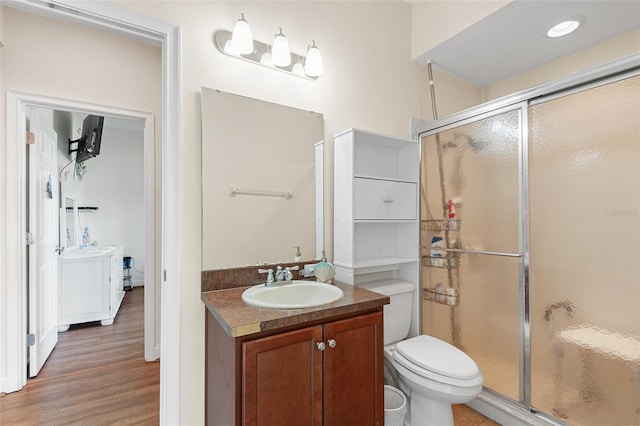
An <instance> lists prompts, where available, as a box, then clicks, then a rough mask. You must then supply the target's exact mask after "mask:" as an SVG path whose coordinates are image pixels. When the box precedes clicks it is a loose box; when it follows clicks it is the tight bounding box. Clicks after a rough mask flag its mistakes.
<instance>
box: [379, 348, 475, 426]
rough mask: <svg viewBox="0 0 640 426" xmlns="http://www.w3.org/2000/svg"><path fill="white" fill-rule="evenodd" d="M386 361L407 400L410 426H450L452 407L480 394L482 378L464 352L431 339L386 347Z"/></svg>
mask: <svg viewBox="0 0 640 426" xmlns="http://www.w3.org/2000/svg"><path fill="white" fill-rule="evenodd" d="M385 359H386V360H387V361H389V362H390V363H391V365H392V366H393V368H394V369H395V371H396V373H397V374H396V375H395V377H396V378H397V380H398V385H399V387H400V389H401V390H402V391H403V392H404V393H405V394H406V395H407V397H408V400H409V412H408V415H407V418H409V419H410V421H411V423H410V424H411V425H414V426H416V425H417V426H429V425H438V426H445V425H453V414H452V411H451V404H463V403H465V402H469V401H471V400H473V399H474V398H475V397H477V396H478V395H479V394H480V392H481V391H482V383H483V380H484V378H483V376H482V374H481V373H480V370H479V369H478V366H477V365H476V364H475V362H473V360H472V359H471V358H469V357H468V356H467V355H466V354H465V353H464V352H462V351H460V350H459V349H457V348H456V347H454V346H452V345H450V344H448V343H446V342H444V341H442V340H439V339H436V338H434V337H431V336H417V337H414V338H411V339H408V340H404V341H402V342H399V343H397V344H391V345H387V346H385Z"/></svg>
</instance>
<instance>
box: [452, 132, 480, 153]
mask: <svg viewBox="0 0 640 426" xmlns="http://www.w3.org/2000/svg"><path fill="white" fill-rule="evenodd" d="M453 140H454V141H455V142H451V143H453V144H454V145H456V146H457V145H462V146H465V145H466V146H468V147H469V148H471V150H472V151H473V152H475V153H478V152H480V151H482V150H483V149H484V148H485V147H487V145H489V142H488V141H481V140H477V139H474V138H472V137H471V136H469V135H467V134H466V133H456V134H455V135H454V136H453Z"/></svg>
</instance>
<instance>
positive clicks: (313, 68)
mask: <svg viewBox="0 0 640 426" xmlns="http://www.w3.org/2000/svg"><path fill="white" fill-rule="evenodd" d="M304 72H305V74H307V75H308V76H309V77H319V76H321V75H322V73H323V72H324V64H323V63H322V55H320V49H318V47H317V46H316V42H315V41H314V40H311V46H309V48H308V49H307V59H306V60H305V61H304Z"/></svg>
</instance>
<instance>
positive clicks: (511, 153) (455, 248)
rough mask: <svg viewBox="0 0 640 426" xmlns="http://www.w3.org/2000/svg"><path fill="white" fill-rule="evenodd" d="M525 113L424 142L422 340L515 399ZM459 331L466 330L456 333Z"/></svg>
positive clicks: (491, 118)
mask: <svg viewBox="0 0 640 426" xmlns="http://www.w3.org/2000/svg"><path fill="white" fill-rule="evenodd" d="M521 125H522V110H521V109H519V108H518V109H513V108H512V109H511V110H508V111H503V112H500V113H494V114H493V115H491V116H485V117H481V118H475V119H473V120H469V121H467V122H464V123H462V124H458V125H456V126H451V127H450V128H448V129H444V130H440V131H439V132H438V133H433V134H430V135H427V136H424V137H423V138H422V167H423V169H422V177H421V179H422V185H421V203H422V205H421V238H420V240H421V252H422V253H421V254H422V271H421V272H422V273H421V286H422V297H423V301H422V323H423V333H424V334H429V335H432V336H435V337H438V338H440V339H442V340H445V341H447V342H449V343H452V344H453V345H455V346H456V347H458V348H460V349H462V350H463V351H464V352H466V353H467V354H468V355H469V356H470V357H471V358H472V359H473V360H474V361H475V362H476V363H477V364H478V366H479V367H480V370H481V371H482V374H483V375H484V377H485V383H484V384H485V386H486V387H488V388H491V389H493V390H495V391H497V392H499V393H501V394H503V395H506V396H508V397H509V398H511V399H513V400H516V401H517V400H519V399H520V391H521V383H520V381H519V380H518V378H519V377H520V374H519V371H520V360H521V338H522V334H521V331H522V329H521V326H520V323H521V321H520V316H521V306H522V304H521V299H520V294H521V291H520V287H521V283H522V277H523V257H522V238H521V227H520V217H521V213H520V212H521V202H522V196H521V177H520V176H521V173H520V169H521V167H522V155H521V140H522V128H521ZM463 324H464V326H462V325H463Z"/></svg>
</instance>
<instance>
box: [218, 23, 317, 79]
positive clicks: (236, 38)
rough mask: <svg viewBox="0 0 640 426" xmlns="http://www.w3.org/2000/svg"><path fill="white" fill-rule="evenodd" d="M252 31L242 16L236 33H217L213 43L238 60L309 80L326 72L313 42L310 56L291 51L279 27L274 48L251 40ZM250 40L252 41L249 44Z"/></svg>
mask: <svg viewBox="0 0 640 426" xmlns="http://www.w3.org/2000/svg"><path fill="white" fill-rule="evenodd" d="M251 34H252V33H251V29H250V28H249V24H248V22H247V21H246V20H245V19H244V14H240V19H238V21H237V22H236V26H235V28H234V30H233V32H230V31H226V30H218V31H216V32H215V34H214V37H213V39H214V43H215V45H216V47H217V48H218V50H219V51H220V52H222V53H224V54H225V55H228V56H232V57H234V58H236V59H242V60H244V61H247V62H252V63H254V64H257V65H261V66H263V67H266V68H271V69H273V70H278V71H281V72H285V73H287V74H291V75H295V76H297V77H301V78H305V79H307V80H315V79H317V78H318V77H319V76H320V75H322V73H323V72H324V66H323V63H322V56H321V55H320V50H319V49H318V47H317V46H316V43H315V41H313V40H312V42H311V45H309V47H308V48H307V55H306V56H305V55H299V54H297V53H293V52H291V50H290V48H289V42H288V41H287V38H286V37H285V36H284V34H283V32H282V28H278V32H277V33H276V35H275V38H274V40H273V46H272V45H270V44H267V43H262V42H260V41H257V40H253V39H252V35H251ZM247 38H248V40H249V41H247Z"/></svg>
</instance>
